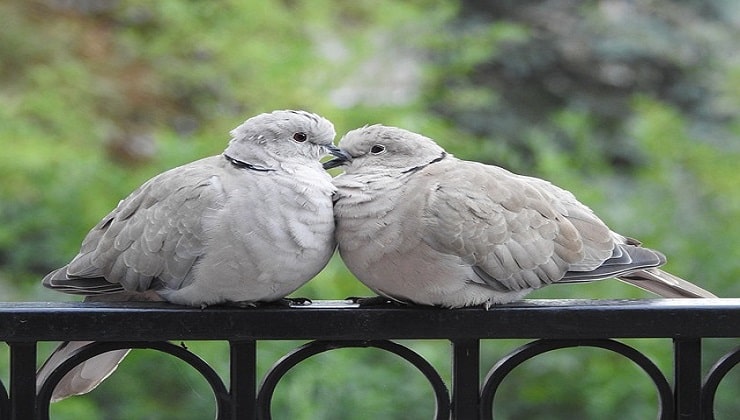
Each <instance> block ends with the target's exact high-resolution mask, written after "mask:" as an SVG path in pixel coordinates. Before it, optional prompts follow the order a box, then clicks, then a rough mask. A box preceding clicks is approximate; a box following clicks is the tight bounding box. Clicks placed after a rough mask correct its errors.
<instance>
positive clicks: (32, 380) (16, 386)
mask: <svg viewBox="0 0 740 420" xmlns="http://www.w3.org/2000/svg"><path fill="white" fill-rule="evenodd" d="M8 345H9V346H10V418H11V419H12V420H30V419H35V418H36V343H35V342H30V343H8Z"/></svg>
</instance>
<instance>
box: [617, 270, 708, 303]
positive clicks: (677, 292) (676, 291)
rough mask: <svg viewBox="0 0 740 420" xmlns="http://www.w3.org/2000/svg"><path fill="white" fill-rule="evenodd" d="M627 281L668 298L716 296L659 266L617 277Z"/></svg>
mask: <svg viewBox="0 0 740 420" xmlns="http://www.w3.org/2000/svg"><path fill="white" fill-rule="evenodd" d="M617 278H618V279H619V280H622V281H623V282H625V283H629V284H631V285H633V286H637V287H639V288H641V289H643V290H647V291H648V292H652V293H655V294H657V295H659V296H662V297H666V298H716V297H717V296H715V295H714V294H713V293H711V292H708V291H706V290H704V289H702V288H701V287H699V286H697V285H695V284H693V283H691V282H688V281H686V280H684V279H682V278H680V277H678V276H674V275H673V274H671V273H668V272H666V271H663V270H661V269H658V268H648V269H644V270H637V271H633V272H630V273H628V274H625V275H622V276H619V277H617Z"/></svg>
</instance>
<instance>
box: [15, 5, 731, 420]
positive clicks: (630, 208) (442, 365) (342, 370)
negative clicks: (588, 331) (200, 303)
mask: <svg viewBox="0 0 740 420" xmlns="http://www.w3.org/2000/svg"><path fill="white" fill-rule="evenodd" d="M0 24H2V27H3V30H2V31H0V77H2V83H0V101H2V104H3V106H2V107H0V148H1V149H2V152H1V153H0V179H1V180H2V182H0V293H1V294H2V297H3V300H7V301H22V300H66V299H70V297H68V296H63V295H60V294H54V293H52V292H48V291H45V290H42V288H41V287H40V286H39V279H40V278H41V277H42V276H43V275H44V274H45V273H46V272H48V271H49V270H51V269H53V268H56V267H58V266H60V265H62V264H64V263H65V262H66V261H68V260H69V259H70V258H71V257H72V256H73V255H74V254H75V253H76V251H77V248H78V246H79V243H80V241H81V239H82V238H83V236H84V234H85V232H86V231H87V230H88V229H89V228H90V227H91V226H92V225H94V224H95V223H96V222H97V221H98V220H99V218H100V217H102V215H104V214H106V213H107V212H108V211H109V210H110V209H111V208H112V207H113V206H114V205H115V204H116V203H117V201H118V200H119V199H120V198H122V197H123V196H125V195H126V194H128V193H129V192H130V191H131V190H133V189H134V188H135V187H136V186H137V185H139V184H141V183H142V182H143V181H145V180H146V179H148V178H149V177H151V176H153V175H154V174H156V173H159V172H161V171H163V170H165V169H168V168H171V167H173V166H176V165H179V164H182V163H185V162H188V161H192V160H195V159H197V158H200V157H202V156H205V155H210V154H215V153H219V152H220V151H221V150H222V149H223V147H225V143H226V141H227V139H228V131H229V130H230V129H231V128H233V127H234V126H236V125H238V124H239V123H240V122H241V121H243V120H244V119H245V118H247V117H249V116H252V115H255V114H257V113H260V112H266V111H270V110H273V109H279V108H304V109H308V110H311V111H314V112H318V113H320V114H322V115H324V116H326V117H328V118H329V119H331V120H332V121H334V123H335V125H336V127H337V132H338V133H340V135H341V133H343V132H346V131H347V130H349V129H352V128H355V127H358V126H361V125H364V124H370V123H376V122H382V123H384V124H388V125H398V126H402V127H405V128H408V129H411V130H414V131H420V132H423V133H424V134H426V135H428V136H431V137H433V138H436V139H438V140H439V142H440V143H441V144H442V145H444V146H445V147H446V148H447V149H448V150H450V151H451V152H453V153H455V154H456V155H458V156H459V157H462V158H467V159H473V160H479V161H484V162H488V163H496V164H500V165H503V166H506V167H508V168H510V169H512V170H515V171H518V172H521V173H526V174H530V175H534V176H539V177H543V178H547V179H550V180H552V181H553V182H554V183H556V184H558V185H560V186H562V187H564V188H566V189H569V190H571V191H574V192H575V193H576V195H577V196H578V197H579V198H580V199H581V200H582V201H584V202H585V203H587V204H588V205H590V206H591V207H592V208H594V210H595V211H596V212H597V213H598V214H600V215H601V216H602V217H603V218H604V219H605V220H606V221H607V222H608V223H609V224H610V225H611V226H613V227H614V228H615V230H617V231H620V232H622V233H624V234H626V235H630V236H634V237H637V238H639V239H640V240H642V241H643V242H644V243H646V244H647V245H648V246H651V247H654V248H657V249H661V250H662V251H664V252H665V253H666V254H667V255H668V256H669V263H668V266H667V267H668V269H669V270H671V271H673V272H675V273H677V274H679V275H681V276H683V277H686V278H689V279H693V280H695V281H696V282H698V283H700V284H702V285H704V286H705V287H707V288H708V289H710V290H713V291H714V292H716V293H717V294H719V295H721V296H727V297H734V296H739V295H740V282H738V281H737V279H738V278H739V277H740V265H738V263H737V262H738V261H740V247H739V246H738V243H740V225H738V223H736V221H737V220H738V219H739V218H740V173H738V171H737V170H736V162H737V161H738V159H739V158H740V142H738V140H737V139H738V136H739V135H740V119H739V118H738V115H740V114H739V113H738V111H739V110H740V56H738V54H737V53H736V45H735V44H736V40H737V39H738V35H740V33H739V32H740V29H739V28H740V6H738V4H736V3H735V2H730V1H724V0H708V1H703V2H696V1H681V2H670V4H669V2H668V1H667V0H660V1H620V0H612V1H598V2H597V1H586V2H582V1H575V0H555V1H548V2H535V1H511V0H506V1H496V2H477V1H468V0H461V1H460V2H459V3H458V2H455V1H452V0H446V1H445V0H437V1H434V0H416V1H409V2H394V1H390V0H380V1H357V2H340V1H337V0H318V1H301V0H284V1H269V0H258V1H250V2H239V1H218V2H216V1H213V2H199V1H183V0H160V1H157V2H148V1H143V0H118V1H117V0H66V1H65V0H35V1H21V0H7V1H4V2H0ZM367 294H369V291H368V290H367V289H366V288H364V287H363V286H362V285H360V284H359V283H358V282H356V281H355V280H354V279H353V278H352V276H351V275H350V274H349V273H348V272H347V270H346V269H345V268H344V266H343V265H342V263H341V261H340V260H339V259H338V258H335V259H333V260H332V262H331V263H330V264H329V266H328V267H327V268H326V269H325V270H324V271H323V272H322V273H321V274H320V275H319V276H318V277H317V278H316V279H315V280H314V281H312V282H310V283H309V284H307V285H306V286H304V287H303V288H302V289H301V290H299V291H298V292H297V293H296V295H300V296H307V297H310V298H315V299H318V298H322V299H336V298H343V297H345V296H349V295H367ZM532 297H539V298H542V297H558V298H565V297H581V298H615V297H616V298H629V297H646V294H645V293H643V292H642V291H640V290H637V289H635V288H632V287H629V286H626V285H623V284H621V283H619V282H615V281H605V282H600V283H597V284H590V285H583V286H554V287H551V288H547V289H545V290H542V291H538V292H536V293H534V294H533V295H532ZM707 342H708V346H707V350H706V351H705V359H706V360H707V363H710V362H711V361H714V360H716V359H717V358H719V357H720V356H721V354H722V353H723V352H724V351H726V350H727V349H728V348H729V347H730V345H731V343H729V342H728V340H707ZM299 344H300V343H295V342H278V343H263V344H260V346H259V363H260V369H261V372H262V373H264V372H265V371H266V369H267V368H268V367H269V366H270V365H271V364H272V363H274V362H275V361H276V360H278V359H279V358H280V357H281V356H282V355H284V354H285V353H286V352H288V351H289V350H290V349H292V348H294V347H295V346H297V345H299ZM406 344H408V345H409V346H411V347H412V348H414V349H415V350H417V351H419V352H420V353H421V354H423V355H424V356H425V357H426V358H427V359H429V360H430V362H432V363H433V364H434V365H435V366H437V367H438V368H439V369H440V371H441V372H442V374H443V376H444V375H446V376H445V379H446V380H448V381H449V379H450V378H449V360H448V347H449V345H448V344H447V343H445V342H437V341H416V342H409V343H406ZM520 344H522V342H520V341H510V340H504V341H490V342H488V341H487V342H485V343H484V346H483V348H482V357H483V360H482V369H483V371H482V374H485V371H486V370H487V369H488V368H489V367H490V366H491V365H493V363H495V361H496V360H498V359H499V358H501V357H503V356H504V355H505V354H506V353H508V352H509V351H511V350H512V349H513V348H515V347H516V346H517V345H520ZM630 344H631V345H634V346H636V347H637V348H638V349H640V350H641V351H644V352H645V353H646V354H648V355H649V356H650V357H651V358H652V359H653V360H655V361H656V363H657V364H658V365H659V367H661V369H663V370H664V371H665V372H670V371H671V368H672V367H671V348H670V343H669V342H668V341H667V340H632V341H630ZM187 345H188V346H189V348H191V349H192V350H193V351H195V352H196V353H198V354H200V355H202V357H204V358H205V359H206V360H207V361H208V362H209V363H211V364H212V365H213V366H214V368H216V369H217V371H218V372H219V373H221V374H222V375H223V377H225V378H226V377H228V365H227V363H228V348H227V346H225V345H223V343H201V342H195V343H187ZM51 348H52V347H51V343H48V344H47V343H44V345H43V346H42V351H41V352H40V353H41V355H40V356H44V355H46V354H48V352H49V351H50V350H51ZM152 353H154V352H146V351H135V352H133V353H132V355H131V356H130V357H129V358H127V359H126V360H125V361H124V363H123V364H122V366H121V368H120V369H119V370H118V371H117V372H116V374H115V375H113V376H111V378H109V379H108V380H107V381H106V382H105V383H104V384H103V385H102V386H101V387H100V388H99V389H98V390H96V391H95V392H93V393H91V394H90V395H89V396H86V397H76V398H71V399H68V400H66V401H64V402H61V403H58V404H55V405H54V406H53V407H52V414H53V418H55V419H77V418H105V419H113V418H142V419H143V418H146V419H167V418H177V419H202V418H210V417H212V414H213V412H214V410H215V408H214V404H213V400H212V396H211V395H210V391H209V389H208V388H207V385H206V384H205V382H204V381H203V380H202V378H199V377H198V375H197V374H196V373H195V372H193V371H192V370H191V369H189V368H188V367H187V366H185V365H183V364H182V363H180V362H178V361H176V360H172V359H171V358H167V357H165V356H164V355H160V354H152ZM6 360H7V348H6V347H3V346H0V374H1V375H0V379H1V380H3V382H4V383H6V384H7V366H6V365H5V363H6V362H5V361H6ZM706 368H708V366H706V367H705V370H706ZM153 372H156V374H152V373H153ZM584 373H587V374H584ZM564 384H567V385H566V386H564ZM738 389H740V375H738V374H737V372H732V373H731V374H730V375H728V377H727V378H726V379H725V381H724V382H723V384H722V385H721V386H720V389H719V392H718V403H717V407H716V410H717V418H718V419H722V418H732V416H733V415H734V414H735V413H737V412H738V410H740V405H738V400H737V398H736V395H737V390H738ZM430 399H431V389H430V388H429V386H428V385H427V384H426V382H425V381H424V379H423V378H422V377H421V376H420V375H419V374H418V373H416V372H414V371H413V370H410V368H409V366H407V365H405V362H403V361H401V360H398V359H395V358H394V357H393V356H390V355H387V354H382V353H379V352H377V351H373V350H359V351H350V350H342V351H337V352H332V353H327V354H322V355H320V356H316V357H314V358H312V359H310V360H309V362H307V363H306V364H302V365H300V366H299V367H297V368H296V369H295V370H294V371H291V372H290V374H289V375H288V376H287V377H286V378H285V380H284V381H283V382H281V383H280V385H279V387H278V390H277V394H276V399H275V401H274V403H273V411H274V413H275V417H276V418H291V419H313V418H322V419H333V418H337V419H339V418H342V419H349V418H384V419H392V418H398V419H401V418H403V419H410V418H429V417H430V416H431V413H432V412H433V407H432V403H431V400H430ZM656 399H657V397H656V394H655V392H654V389H653V386H652V385H651V383H650V382H649V380H648V379H647V377H645V375H644V374H642V373H641V372H639V371H637V369H635V368H634V366H632V365H631V364H629V363H627V362H626V361H625V360H623V359H620V358H619V357H615V356H614V355H612V354H610V353H608V352H605V351H601V350H595V349H580V350H577V351H575V352H572V351H557V352H553V353H552V354H548V355H544V356H541V357H539V358H537V359H535V360H532V361H530V362H527V363H525V364H524V365H522V366H521V367H519V368H517V372H516V375H512V376H511V377H509V378H507V379H506V382H505V383H504V386H503V388H502V390H501V394H500V395H498V396H497V399H496V404H497V405H496V407H497V413H499V414H500V415H501V417H502V418H548V419H553V418H563V419H570V418H600V419H611V418H613V419H622V418H651V417H654V415H655V411H656V408H655V407H656Z"/></svg>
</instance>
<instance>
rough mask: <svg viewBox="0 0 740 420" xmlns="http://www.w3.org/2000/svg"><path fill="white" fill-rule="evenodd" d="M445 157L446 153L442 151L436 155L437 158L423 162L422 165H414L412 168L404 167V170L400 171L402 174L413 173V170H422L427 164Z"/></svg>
mask: <svg viewBox="0 0 740 420" xmlns="http://www.w3.org/2000/svg"><path fill="white" fill-rule="evenodd" d="M446 157H447V153H445V152H442V154H441V155H439V157H438V158H436V159H434V160H432V161H431V162H429V163H425V164H423V165H419V166H414V167H413V168H409V169H406V170H405V171H403V172H401V173H402V174H409V173H413V172H416V171H419V170H422V169H424V168H426V167H427V166H429V165H431V164H433V163H437V162H439V161H441V160H442V159H444V158H446Z"/></svg>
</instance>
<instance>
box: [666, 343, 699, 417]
mask: <svg viewBox="0 0 740 420" xmlns="http://www.w3.org/2000/svg"><path fill="white" fill-rule="evenodd" d="M673 353H674V361H673V362H674V374H675V378H674V384H673V387H674V388H673V395H674V401H675V407H676V409H675V413H676V418H677V419H679V420H701V339H700V338H674V339H673Z"/></svg>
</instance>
